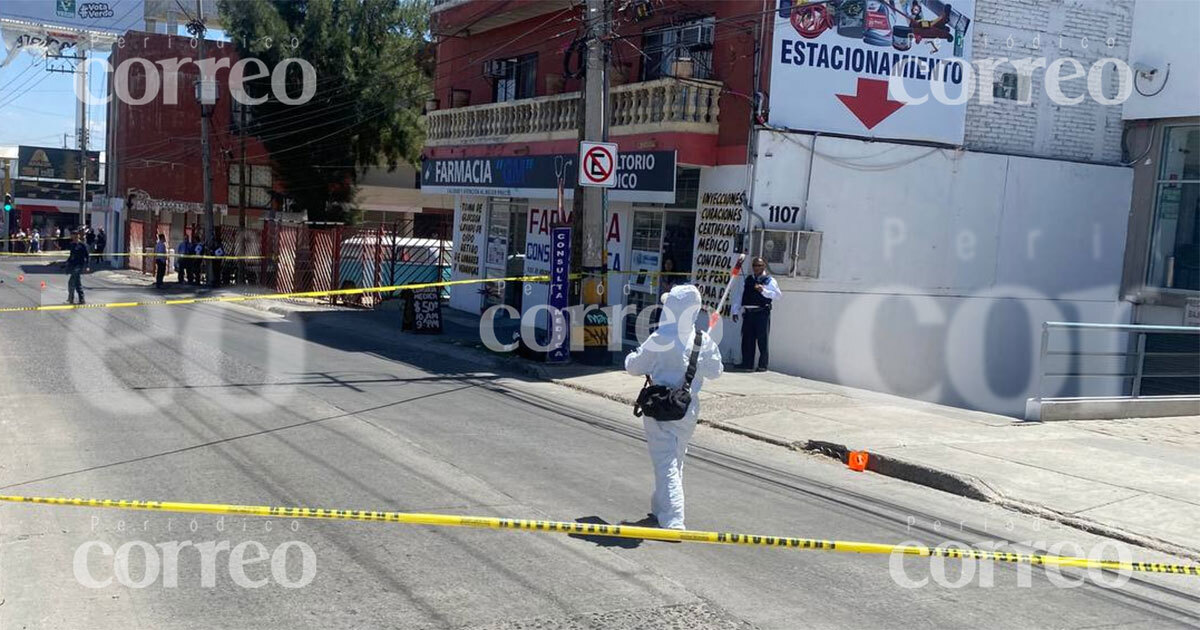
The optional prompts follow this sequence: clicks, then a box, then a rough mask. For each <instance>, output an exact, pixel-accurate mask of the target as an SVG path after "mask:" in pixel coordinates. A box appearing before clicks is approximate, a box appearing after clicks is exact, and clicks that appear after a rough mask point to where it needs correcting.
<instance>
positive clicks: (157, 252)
mask: <svg viewBox="0 0 1200 630" xmlns="http://www.w3.org/2000/svg"><path fill="white" fill-rule="evenodd" d="M225 255H227V252H226V251H225V244H224V243H223V242H222V241H221V237H220V236H217V237H215V238H213V239H212V240H211V241H208V242H205V241H204V236H203V233H202V232H199V231H197V232H196V234H195V235H191V234H188V233H186V232H185V233H184V235H183V240H181V241H179V243H178V244H177V245H176V247H175V256H174V259H175V273H176V274H177V275H178V279H179V283H180V284H184V283H187V284H190V285H193V286H200V285H206V286H212V287H219V286H221V285H223V284H226V280H227V279H226V277H225V275H226V274H225V268H224V265H223V264H222V261H221V260H220V259H217V258H215V257H218V256H225ZM208 257H213V258H208ZM167 259H168V248H167V237H166V236H165V235H163V234H161V233H160V234H159V235H158V241H157V242H156V243H155V244H154V286H156V287H158V288H160V289H161V288H162V287H163V277H164V276H165V275H166V271H167ZM210 268H211V272H210Z"/></svg>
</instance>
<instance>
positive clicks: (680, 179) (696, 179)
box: [666, 168, 700, 210]
mask: <svg viewBox="0 0 1200 630" xmlns="http://www.w3.org/2000/svg"><path fill="white" fill-rule="evenodd" d="M699 202H700V169H698V168H681V169H679V172H678V173H677V174H676V175H675V203H670V204H667V206H666V207H667V208H685V209H688V210H695V209H696V204H698V203H699Z"/></svg>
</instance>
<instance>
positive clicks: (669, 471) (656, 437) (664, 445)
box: [625, 284, 724, 529]
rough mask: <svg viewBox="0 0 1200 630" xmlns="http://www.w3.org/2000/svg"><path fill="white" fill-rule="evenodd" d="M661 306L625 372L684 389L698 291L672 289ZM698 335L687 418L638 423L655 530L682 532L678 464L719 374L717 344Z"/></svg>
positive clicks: (687, 287) (627, 360) (680, 465)
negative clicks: (650, 478) (649, 472)
mask: <svg viewBox="0 0 1200 630" xmlns="http://www.w3.org/2000/svg"><path fill="white" fill-rule="evenodd" d="M663 306H664V309H665V312H664V313H663V316H662V320H661V322H660V325H659V327H658V330H656V331H654V334H652V335H650V337H649V338H648V339H646V341H645V342H644V343H642V345H641V346H640V347H638V349H637V350H634V351H633V352H631V353H629V356H627V357H625V371H627V372H629V373H630V374H632V375H634V376H645V375H649V376H650V379H651V380H652V381H653V382H654V383H655V384H657V385H666V386H667V387H679V386H680V385H682V384H683V379H684V374H685V373H686V372H687V366H688V358H689V356H690V355H691V351H692V346H693V345H694V343H695V337H696V324H695V321H696V317H697V316H698V315H699V314H700V312H701V311H700V291H699V290H697V289H696V287H694V286H692V285H689V284H685V285H680V286H677V287H675V288H673V289H671V291H670V293H667V294H664V295H663ZM702 336H703V341H702V344H701V348H700V355H699V357H697V359H696V376H695V378H694V379H692V390H691V391H692V404H691V406H689V407H688V411H687V415H685V416H684V417H683V418H682V419H680V420H675V421H670V422H660V421H658V420H655V419H653V418H651V417H649V416H645V417H643V418H642V423H643V425H644V426H645V428H646V443H647V444H648V445H649V447H650V460H651V461H652V462H653V464H654V496H653V498H652V499H651V500H650V513H651V514H653V515H654V516H655V518H657V519H658V524H659V527H665V528H668V529H684V525H683V459H684V456H685V455H687V446H688V440H690V439H691V438H692V432H693V431H695V430H696V419H697V418H698V417H699V415H700V388H701V387H702V386H703V384H704V381H705V379H710V378H717V377H718V376H720V375H721V371H722V370H723V369H724V368H723V366H722V365H721V351H720V350H719V349H717V344H715V343H713V340H712V339H710V338H709V336H708V333H703V335H702Z"/></svg>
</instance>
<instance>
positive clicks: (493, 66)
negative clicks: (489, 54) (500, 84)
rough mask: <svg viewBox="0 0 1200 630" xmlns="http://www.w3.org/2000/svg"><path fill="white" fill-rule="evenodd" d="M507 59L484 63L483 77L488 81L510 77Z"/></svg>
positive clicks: (491, 60)
mask: <svg viewBox="0 0 1200 630" xmlns="http://www.w3.org/2000/svg"><path fill="white" fill-rule="evenodd" d="M508 63H509V61H508V60H507V59H488V60H487V61H485V62H483V76H484V77H486V78H488V79H504V78H506V77H508Z"/></svg>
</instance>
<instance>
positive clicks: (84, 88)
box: [75, 48, 90, 225]
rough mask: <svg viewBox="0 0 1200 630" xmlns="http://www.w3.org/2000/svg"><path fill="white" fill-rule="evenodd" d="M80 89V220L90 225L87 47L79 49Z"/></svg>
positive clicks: (83, 223)
mask: <svg viewBox="0 0 1200 630" xmlns="http://www.w3.org/2000/svg"><path fill="white" fill-rule="evenodd" d="M78 77H79V88H80V89H79V90H77V91H76V92H75V93H76V94H78V95H79V97H78V98H76V101H77V102H78V103H79V138H78V140H79V221H80V224H81V225H89V224H90V222H89V221H88V216H87V180H88V177H87V176H88V172H87V171H88V169H87V166H88V161H87V145H88V104H87V99H88V98H89V97H90V94H89V93H88V78H87V49H86V48H84V49H83V50H80V51H79V74H78Z"/></svg>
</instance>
